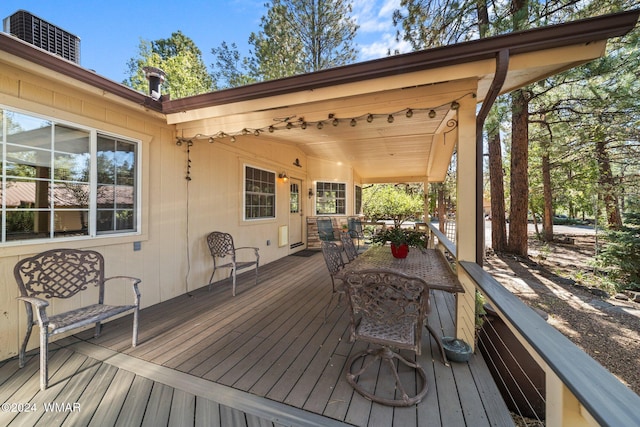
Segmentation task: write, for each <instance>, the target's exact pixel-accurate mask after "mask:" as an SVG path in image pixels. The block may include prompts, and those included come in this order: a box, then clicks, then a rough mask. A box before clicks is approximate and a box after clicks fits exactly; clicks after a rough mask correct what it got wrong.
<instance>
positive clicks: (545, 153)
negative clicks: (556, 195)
mask: <svg viewBox="0 0 640 427" xmlns="http://www.w3.org/2000/svg"><path fill="white" fill-rule="evenodd" d="M542 144H543V145H542V188H543V190H542V194H543V196H544V212H543V215H542V231H543V233H544V235H543V238H544V240H545V241H546V242H552V241H553V194H552V190H551V165H550V161H549V145H550V142H549V140H546V139H544V140H543V142H542ZM532 215H535V213H534V212H533V211H532ZM534 220H535V218H534Z"/></svg>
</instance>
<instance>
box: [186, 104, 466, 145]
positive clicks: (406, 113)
mask: <svg viewBox="0 0 640 427" xmlns="http://www.w3.org/2000/svg"><path fill="white" fill-rule="evenodd" d="M469 95H472V96H474V94H473V93H469V94H466V95H464V96H469ZM461 98H462V97H460V98H457V99H454V100H453V101H448V102H445V103H443V104H440V105H437V106H432V107H428V108H405V109H402V110H399V111H392V112H390V113H366V114H363V115H360V116H355V117H342V118H340V117H337V116H336V114H335V113H328V114H327V118H326V119H324V120H320V121H311V122H307V121H305V119H304V117H298V118H297V119H296V120H295V121H292V118H293V117H296V116H289V117H286V118H275V119H274V121H276V123H275V124H273V125H268V126H264V127H262V128H242V129H240V130H238V131H235V132H232V133H230V134H227V133H225V132H223V131H219V132H217V133H215V134H212V135H205V134H201V133H198V134H196V135H195V136H193V137H192V138H191V139H188V138H185V137H176V145H178V146H180V145H183V144H186V143H187V142H189V141H191V140H200V139H204V140H208V141H209V142H210V143H214V142H215V141H216V140H218V141H217V142H220V141H221V140H223V139H225V138H227V137H230V141H231V142H236V139H237V136H239V135H251V134H253V135H254V136H260V134H261V133H264V132H267V131H268V132H269V133H274V132H276V131H279V130H284V129H294V128H299V129H307V128H308V127H309V126H313V125H315V126H316V128H317V129H323V128H324V125H325V122H328V123H331V125H333V126H339V124H340V122H341V121H343V122H345V123H346V122H347V121H348V123H349V126H351V127H355V126H357V125H358V122H360V121H361V120H366V121H367V122H368V123H372V122H373V121H374V120H375V119H377V118H380V119H382V118H384V117H385V116H386V118H387V123H389V124H392V123H394V122H395V118H396V116H398V117H401V118H402V117H406V118H412V117H413V116H414V115H415V114H418V113H424V115H426V116H427V117H429V118H430V119H437V117H438V112H437V109H439V108H447V107H448V108H449V109H451V110H453V111H455V110H458V109H460V107H461V106H460V103H459V102H458V101H459V100H460V99H461ZM400 115H402V116H400ZM402 123H404V122H402ZM192 143H193V142H192Z"/></svg>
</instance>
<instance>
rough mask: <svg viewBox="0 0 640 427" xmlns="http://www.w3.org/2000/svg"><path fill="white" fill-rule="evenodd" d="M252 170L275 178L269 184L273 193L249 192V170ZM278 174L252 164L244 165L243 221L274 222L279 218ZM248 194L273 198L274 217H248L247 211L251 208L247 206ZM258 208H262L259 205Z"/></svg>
mask: <svg viewBox="0 0 640 427" xmlns="http://www.w3.org/2000/svg"><path fill="white" fill-rule="evenodd" d="M248 168H251V169H253V170H257V171H260V172H266V173H268V174H271V175H272V176H273V182H269V183H268V184H269V185H271V187H272V188H273V192H272V193H269V192H249V191H248V189H247V169H248ZM277 183H278V182H277V174H276V172H275V171H274V170H270V169H267V168H264V167H260V166H256V165H253V164H250V163H244V164H243V165H242V220H243V221H246V222H254V221H273V220H275V219H276V216H277V206H278V205H277ZM248 193H251V194H253V195H257V196H260V195H266V196H267V197H271V198H273V205H272V210H273V215H272V216H257V217H248V216H247V209H248V208H249V206H248V205H247V196H248V195H249V194H248ZM256 208H258V209H259V208H260V205H259V204H258V205H257V206H256Z"/></svg>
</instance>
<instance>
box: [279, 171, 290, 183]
mask: <svg viewBox="0 0 640 427" xmlns="http://www.w3.org/2000/svg"><path fill="white" fill-rule="evenodd" d="M278 178H282V180H283V181H284V182H287V181H289V177H288V176H287V173H286V172H281V173H280V174H278Z"/></svg>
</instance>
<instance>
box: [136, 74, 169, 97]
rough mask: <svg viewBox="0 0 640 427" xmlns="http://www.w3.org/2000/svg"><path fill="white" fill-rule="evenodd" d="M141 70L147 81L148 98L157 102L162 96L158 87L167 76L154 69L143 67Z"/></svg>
mask: <svg viewBox="0 0 640 427" xmlns="http://www.w3.org/2000/svg"><path fill="white" fill-rule="evenodd" d="M142 70H143V71H144V75H145V76H146V77H147V80H149V96H151V98H152V99H153V100H154V101H158V100H159V99H160V97H161V96H162V94H161V93H160V86H162V83H163V82H164V80H165V78H166V76H167V74H166V73H165V72H164V71H162V70H161V69H160V68H156V67H143V68H142Z"/></svg>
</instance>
